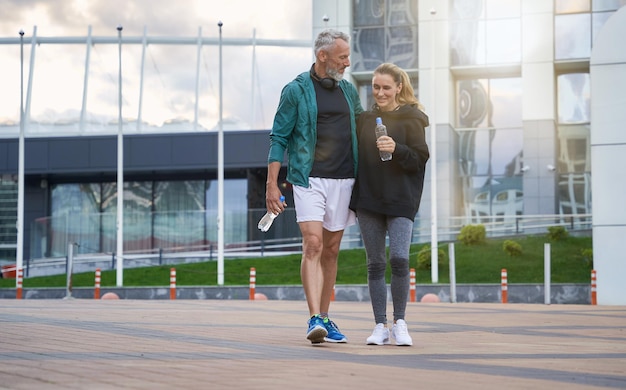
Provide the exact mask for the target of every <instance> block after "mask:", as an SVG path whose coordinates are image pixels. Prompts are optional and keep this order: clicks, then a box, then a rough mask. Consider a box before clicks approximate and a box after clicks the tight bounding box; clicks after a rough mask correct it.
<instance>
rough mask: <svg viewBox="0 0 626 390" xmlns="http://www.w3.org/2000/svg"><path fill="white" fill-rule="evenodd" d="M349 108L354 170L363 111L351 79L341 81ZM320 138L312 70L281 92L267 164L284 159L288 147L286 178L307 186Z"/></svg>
mask: <svg viewBox="0 0 626 390" xmlns="http://www.w3.org/2000/svg"><path fill="white" fill-rule="evenodd" d="M339 87H340V88H341V90H342V91H343V94H344V95H345V97H346V100H347V102H348V106H349V108H350V112H351V115H350V131H351V133H352V154H353V157H354V173H355V175H356V172H357V168H358V165H357V162H358V160H359V159H358V149H359V148H358V146H357V136H356V117H357V116H358V115H359V114H361V112H363V107H362V106H361V100H360V99H359V94H358V92H357V90H356V88H355V87H354V85H353V84H352V83H350V82H349V81H346V80H341V81H340V82H339ZM316 140H317V103H316V98H315V87H314V86H313V80H312V79H311V76H310V73H309V72H304V73H301V74H300V75H298V77H296V78H295V79H294V80H293V81H291V82H290V83H288V84H287V85H286V86H285V87H284V88H283V90H282V92H281V94H280V101H279V103H278V109H277V112H276V116H275V117H274V124H273V125H272V131H271V133H270V150H269V155H268V164H269V163H271V162H274V161H278V162H280V163H282V162H283V160H284V157H285V151H287V155H288V159H287V164H288V165H287V181H288V182H289V183H291V184H293V185H297V186H302V187H308V186H309V173H310V172H311V169H312V167H313V159H314V158H315V144H316Z"/></svg>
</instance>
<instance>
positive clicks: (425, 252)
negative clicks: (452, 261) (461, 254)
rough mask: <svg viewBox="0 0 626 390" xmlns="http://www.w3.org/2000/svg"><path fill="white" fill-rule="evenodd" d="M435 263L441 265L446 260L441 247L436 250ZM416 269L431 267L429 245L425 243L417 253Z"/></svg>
mask: <svg viewBox="0 0 626 390" xmlns="http://www.w3.org/2000/svg"><path fill="white" fill-rule="evenodd" d="M437 256H438V257H439V258H438V259H437V264H439V265H443V263H444V262H445V260H446V253H445V252H444V251H443V249H439V250H438V251H437ZM417 269H431V263H430V245H425V246H424V247H423V248H422V249H420V251H419V252H418V254H417Z"/></svg>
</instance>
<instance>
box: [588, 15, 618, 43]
mask: <svg viewBox="0 0 626 390" xmlns="http://www.w3.org/2000/svg"><path fill="white" fill-rule="evenodd" d="M611 15H613V12H597V13H593V14H591V28H592V31H591V32H592V34H593V35H592V36H591V41H592V42H595V41H596V37H597V36H598V33H599V32H600V30H602V26H604V23H606V21H607V20H608V19H609V18H610V17H611Z"/></svg>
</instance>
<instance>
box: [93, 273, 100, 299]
mask: <svg viewBox="0 0 626 390" xmlns="http://www.w3.org/2000/svg"><path fill="white" fill-rule="evenodd" d="M101 276H102V273H101V272H100V268H96V277H95V283H94V289H93V299H100V280H101Z"/></svg>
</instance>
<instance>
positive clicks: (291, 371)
mask: <svg viewBox="0 0 626 390" xmlns="http://www.w3.org/2000/svg"><path fill="white" fill-rule="evenodd" d="M332 309H333V312H334V315H333V319H334V320H335V322H337V324H338V325H339V326H340V327H341V329H342V331H343V332H344V333H345V334H346V335H347V337H348V339H349V343H348V344H329V343H324V344H322V345H320V346H312V345H311V344H310V343H309V342H308V341H306V340H305V338H304V333H305V326H306V319H307V318H306V317H307V313H306V303H305V302H304V301H247V300H176V301H169V300H86V299H74V300H0V388H2V389H37V390H40V389H81V390H82V389H225V388H228V389H273V390H275V389H316V390H317V389H383V388H387V389H481V390H485V389H561V388H567V389H601V388H614V389H624V388H626V307H623V306H622V307H614V306H587V305H549V306H547V305H526V304H506V305H503V304H480V303H461V304H450V303H436V304H431V303H429V304H427V303H410V304H409V308H408V313H407V320H408V323H409V328H410V331H411V334H412V336H413V341H414V346H413V347H398V346H395V345H388V346H368V345H365V339H366V337H367V336H369V334H370V332H371V330H372V327H373V325H374V324H373V322H372V319H371V318H372V315H371V307H370V305H369V303H363V302H334V303H333V304H332ZM389 310H390V309H389Z"/></svg>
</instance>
